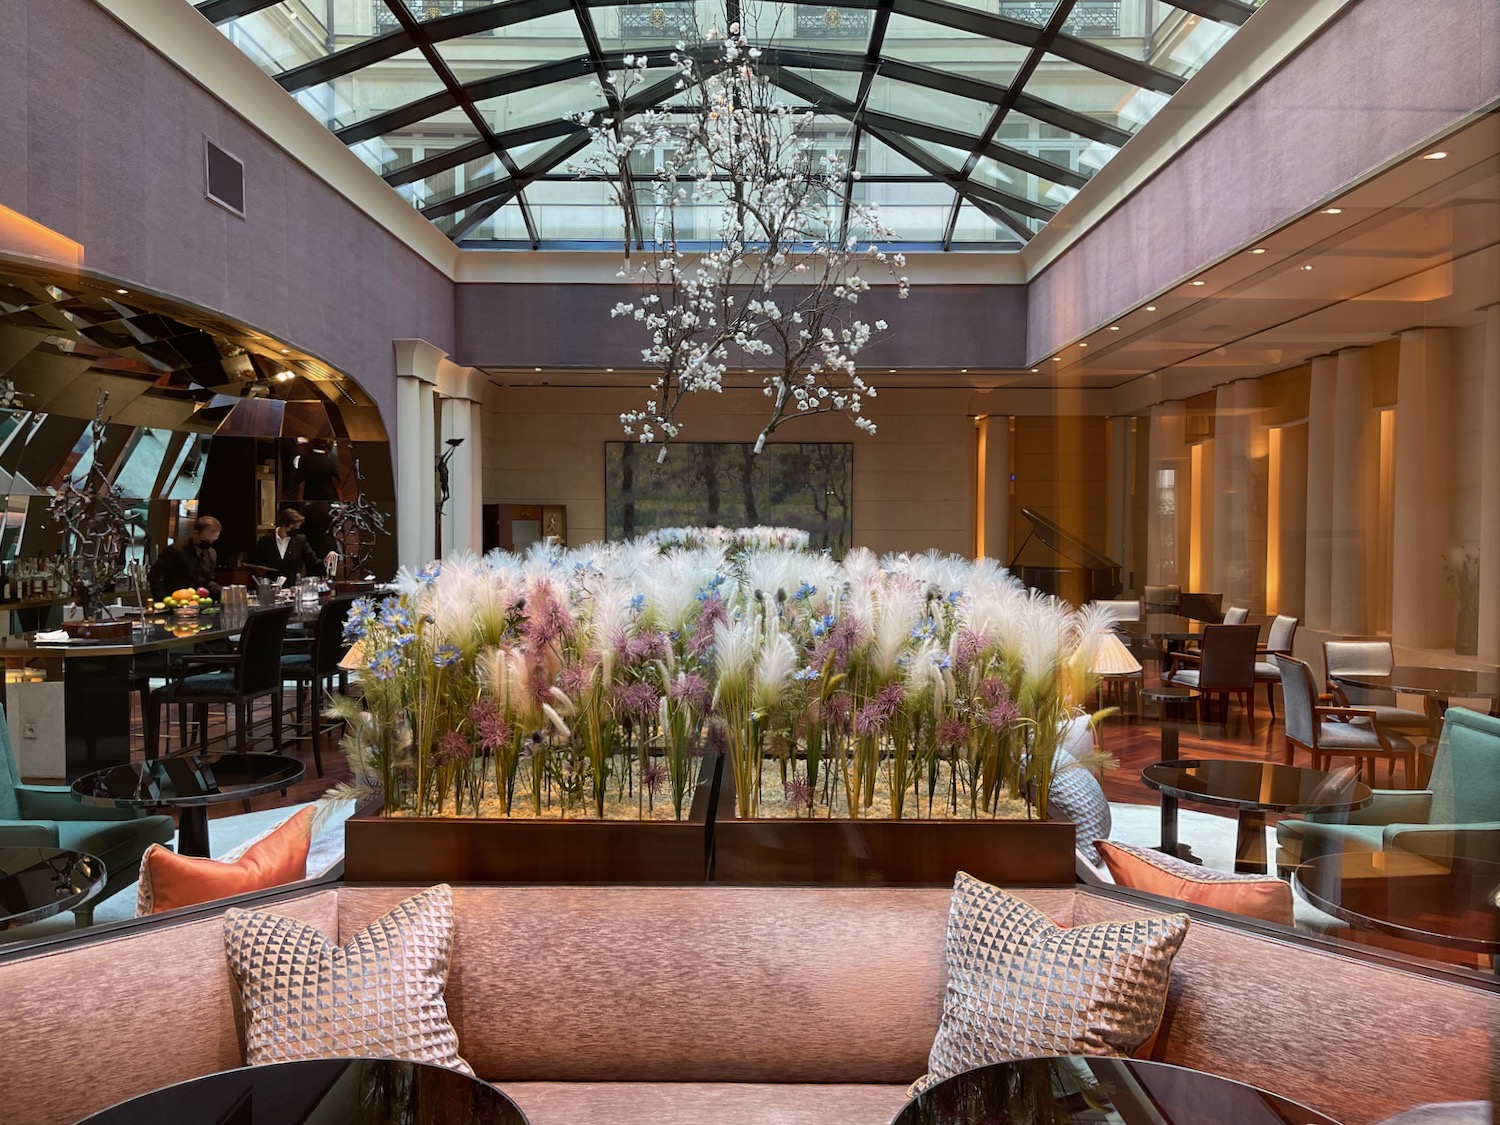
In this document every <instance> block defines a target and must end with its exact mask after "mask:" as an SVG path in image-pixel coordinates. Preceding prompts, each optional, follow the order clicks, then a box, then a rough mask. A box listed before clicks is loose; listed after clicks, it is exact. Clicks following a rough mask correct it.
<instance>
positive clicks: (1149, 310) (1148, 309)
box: [1146, 305, 1156, 312]
mask: <svg viewBox="0 0 1500 1125" xmlns="http://www.w3.org/2000/svg"><path fill="white" fill-rule="evenodd" d="M1146 311H1147V312H1155V311H1156V306H1155V305H1147V306H1146Z"/></svg>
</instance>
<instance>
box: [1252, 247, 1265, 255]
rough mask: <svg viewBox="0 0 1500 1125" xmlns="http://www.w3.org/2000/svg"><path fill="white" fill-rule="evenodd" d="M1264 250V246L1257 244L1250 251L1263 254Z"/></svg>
mask: <svg viewBox="0 0 1500 1125" xmlns="http://www.w3.org/2000/svg"><path fill="white" fill-rule="evenodd" d="M1265 252H1266V248H1265V247H1264V246H1257V247H1256V248H1255V249H1254V250H1252V251H1250V253H1252V254H1264V253H1265Z"/></svg>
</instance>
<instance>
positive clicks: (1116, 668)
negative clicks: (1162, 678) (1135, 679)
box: [1094, 629, 1141, 676]
mask: <svg viewBox="0 0 1500 1125" xmlns="http://www.w3.org/2000/svg"><path fill="white" fill-rule="evenodd" d="M1140 670H1141V662H1140V661H1139V660H1137V659H1136V658H1135V657H1134V656H1133V655H1131V652H1130V650H1129V649H1128V648H1126V647H1125V642H1124V641H1122V640H1120V638H1119V635H1118V634H1116V633H1115V631H1114V630H1113V629H1110V630H1106V631H1105V632H1103V633H1100V634H1099V644H1098V647H1097V648H1096V649H1095V650H1094V674H1095V675H1097V676H1133V675H1135V674H1136V673H1137V672H1139V671H1140Z"/></svg>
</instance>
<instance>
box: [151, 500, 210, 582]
mask: <svg viewBox="0 0 1500 1125" xmlns="http://www.w3.org/2000/svg"><path fill="white" fill-rule="evenodd" d="M220 530H221V527H220V524H219V521H218V520H216V519H214V517H213V516H199V517H198V518H197V519H195V520H193V521H192V523H190V524H188V532H187V534H186V535H185V536H180V537H178V539H177V541H176V542H175V543H173V544H172V545H171V546H170V547H167V548H166V549H164V550H163V551H162V553H161V554H160V555H158V556H157V559H156V562H154V563H153V564H152V565H151V572H150V574H149V575H148V576H147V579H148V581H149V582H150V583H151V596H152V597H154V598H157V599H161V598H164V597H166V596H167V595H168V594H170V593H171V592H172V591H173V590H181V589H184V588H186V587H192V588H193V589H195V590H196V589H198V588H200V587H202V588H204V589H206V590H208V592H209V594H210V595H211V596H212V597H215V598H217V597H218V596H219V584H218V583H217V582H215V581H214V567H215V566H217V565H218V562H219V555H218V551H217V549H216V548H215V547H214V544H215V543H217V542H218V541H219V532H220Z"/></svg>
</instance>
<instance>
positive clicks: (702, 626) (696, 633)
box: [688, 594, 729, 656]
mask: <svg viewBox="0 0 1500 1125" xmlns="http://www.w3.org/2000/svg"><path fill="white" fill-rule="evenodd" d="M728 621H729V607H728V606H727V605H725V604H724V599H723V598H721V597H719V596H718V595H717V594H714V595H712V596H711V597H707V598H705V599H703V606H702V608H701V609H700V610H699V611H698V621H697V624H695V625H694V626H693V637H692V640H690V641H689V642H688V652H690V653H692V654H693V655H694V656H702V655H703V653H704V652H705V651H707V649H708V646H709V645H711V644H713V643H714V626H715V625H719V624H723V623H727V622H728Z"/></svg>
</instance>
